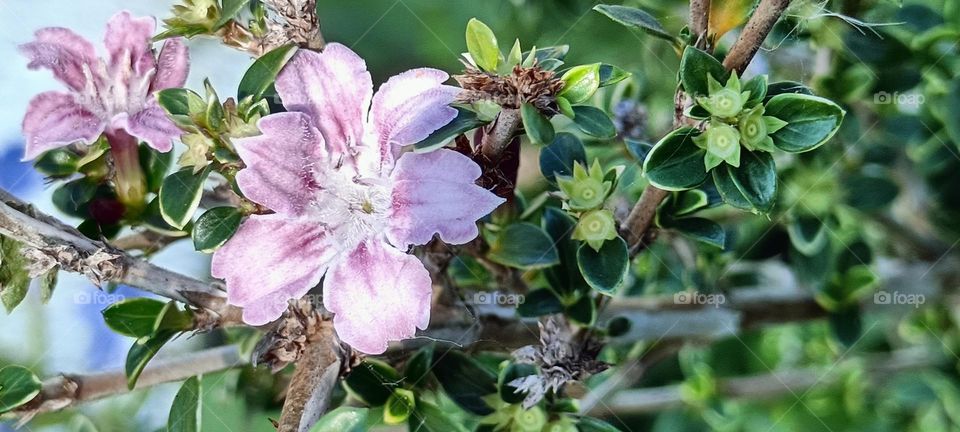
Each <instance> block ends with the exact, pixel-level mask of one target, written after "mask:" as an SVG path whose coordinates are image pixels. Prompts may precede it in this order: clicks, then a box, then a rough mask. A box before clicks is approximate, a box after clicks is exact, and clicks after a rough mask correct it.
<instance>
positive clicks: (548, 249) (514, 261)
mask: <svg viewBox="0 0 960 432" xmlns="http://www.w3.org/2000/svg"><path fill="white" fill-rule="evenodd" d="M487 257H488V258H490V260H492V261H494V262H496V263H500V264H503V265H505V266H508V267H514V268H519V269H524V270H531V269H538V268H543V267H549V266H552V265H554V264H557V263H559V262H560V257H559V256H558V255H557V249H556V248H555V247H554V246H553V240H552V239H551V238H550V236H548V235H547V233H545V232H544V231H543V230H542V229H540V228H539V227H538V226H536V225H533V224H529V223H525V222H523V223H515V224H512V225H509V226H507V227H506V228H505V229H504V230H503V231H502V232H500V234H499V235H498V236H497V239H496V240H495V241H494V242H493V244H492V245H490V252H489V254H488V255H487Z"/></svg>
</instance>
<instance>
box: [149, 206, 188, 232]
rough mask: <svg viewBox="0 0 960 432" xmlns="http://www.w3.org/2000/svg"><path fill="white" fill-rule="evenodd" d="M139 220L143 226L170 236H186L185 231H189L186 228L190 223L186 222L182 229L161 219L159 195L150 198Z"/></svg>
mask: <svg viewBox="0 0 960 432" xmlns="http://www.w3.org/2000/svg"><path fill="white" fill-rule="evenodd" d="M141 222H142V223H143V226H144V227H146V228H148V229H150V230H151V231H155V232H158V233H160V234H163V235H168V236H171V237H183V236H186V235H187V231H189V229H188V228H189V225H190V224H187V227H185V228H184V229H177V228H174V227H172V226H170V224H168V223H167V221H166V220H164V219H163V215H162V214H160V198H159V197H157V198H154V199H152V200H150V203H149V204H147V208H146V210H144V211H143V215H142V218H141Z"/></svg>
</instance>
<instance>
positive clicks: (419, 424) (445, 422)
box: [407, 400, 467, 432]
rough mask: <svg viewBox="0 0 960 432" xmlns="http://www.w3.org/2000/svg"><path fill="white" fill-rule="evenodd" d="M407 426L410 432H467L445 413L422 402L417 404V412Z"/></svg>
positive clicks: (459, 423)
mask: <svg viewBox="0 0 960 432" xmlns="http://www.w3.org/2000/svg"><path fill="white" fill-rule="evenodd" d="M407 425H408V428H409V429H408V430H409V431H410V432H467V428H466V427H465V426H464V425H463V424H462V423H461V422H458V421H455V420H453V419H451V418H450V416H449V415H448V414H447V412H446V411H444V410H442V409H440V407H438V406H436V405H434V404H432V403H430V402H427V401H423V400H421V401H419V402H418V403H417V410H416V412H415V414H414V415H412V416H410V419H409V421H408V422H407Z"/></svg>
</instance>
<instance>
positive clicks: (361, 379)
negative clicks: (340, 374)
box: [343, 358, 400, 407]
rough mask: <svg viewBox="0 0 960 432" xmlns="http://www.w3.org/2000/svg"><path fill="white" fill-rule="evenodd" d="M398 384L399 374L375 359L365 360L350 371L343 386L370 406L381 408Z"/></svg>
mask: <svg viewBox="0 0 960 432" xmlns="http://www.w3.org/2000/svg"><path fill="white" fill-rule="evenodd" d="M398 382H400V373H399V372H397V370H396V369H394V368H393V367H391V366H390V365H388V364H386V363H384V362H382V361H379V360H375V359H370V358H368V359H366V360H364V361H363V362H362V363H360V365H358V366H356V367H354V368H353V370H352V371H350V375H347V378H346V379H344V380H343V384H344V385H345V386H346V387H347V389H349V390H350V391H351V392H352V393H353V394H355V395H356V396H357V397H358V398H360V400H362V401H364V402H366V403H367V405H370V406H375V407H376V406H381V405H383V404H385V403H387V399H389V398H390V395H391V394H393V389H395V388H397V383H398Z"/></svg>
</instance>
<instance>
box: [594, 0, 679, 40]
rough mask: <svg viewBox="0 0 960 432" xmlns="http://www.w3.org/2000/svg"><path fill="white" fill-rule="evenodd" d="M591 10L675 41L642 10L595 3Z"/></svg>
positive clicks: (658, 23)
mask: <svg viewBox="0 0 960 432" xmlns="http://www.w3.org/2000/svg"><path fill="white" fill-rule="evenodd" d="M593 10H595V11H597V12H600V13H602V14H604V15H606V16H608V17H609V18H610V19H612V20H614V21H616V22H618V23H620V24H623V25H625V26H627V27H630V28H635V29H639V30H643V31H645V32H647V33H648V34H650V35H651V36H656V37H658V38H660V39H664V40H667V41H670V42H671V43H676V39H677V38H676V36H674V35H672V34H670V33H669V32H667V30H665V29H664V28H663V26H662V25H661V24H660V22H659V21H657V19H656V18H654V17H653V15H650V14H649V13H647V12H645V11H643V10H640V9H637V8H633V7H628V6H620V5H608V4H599V5H596V6H594V7H593Z"/></svg>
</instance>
